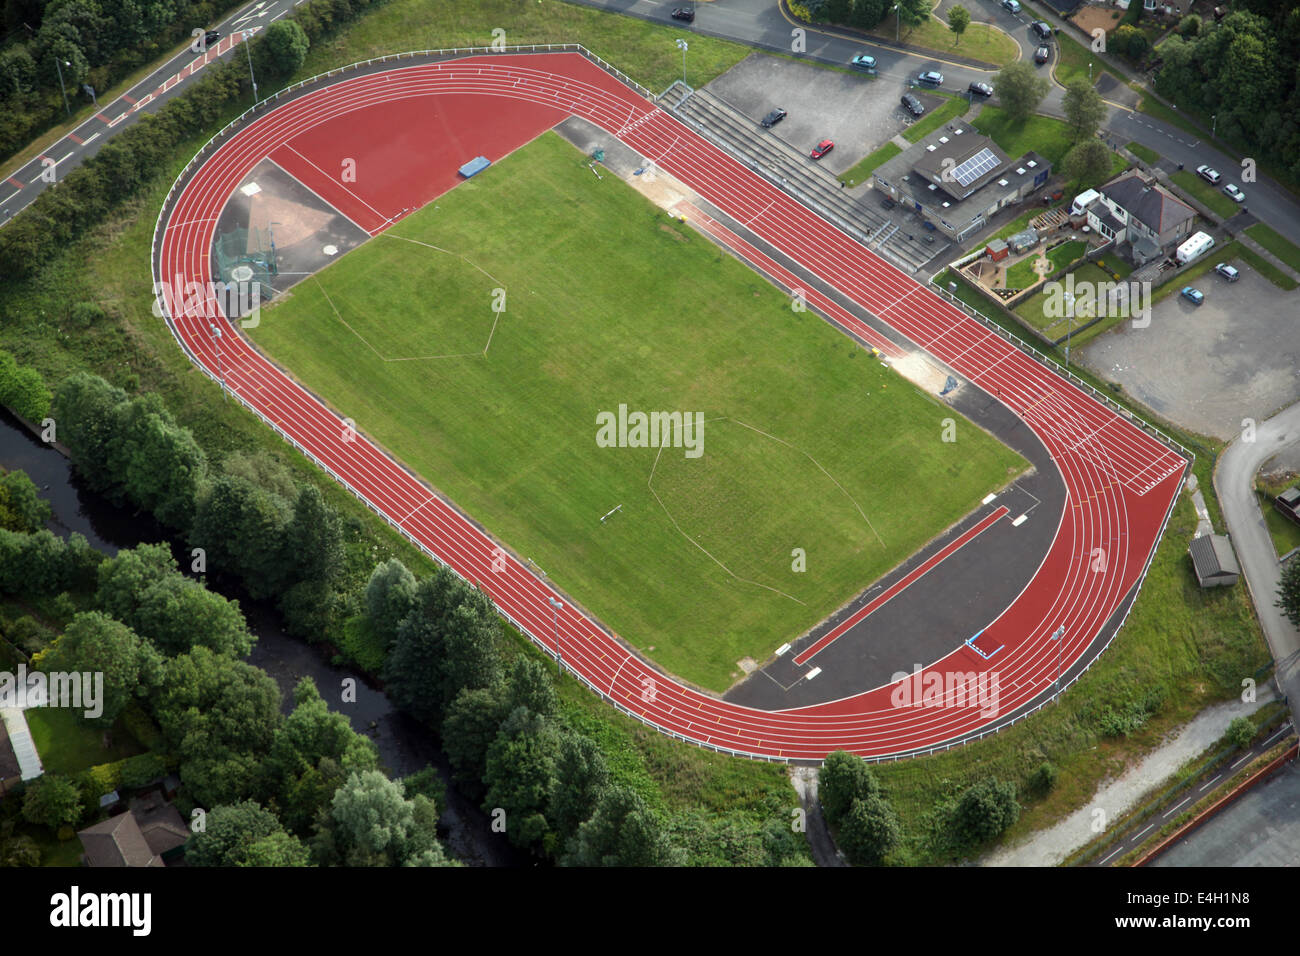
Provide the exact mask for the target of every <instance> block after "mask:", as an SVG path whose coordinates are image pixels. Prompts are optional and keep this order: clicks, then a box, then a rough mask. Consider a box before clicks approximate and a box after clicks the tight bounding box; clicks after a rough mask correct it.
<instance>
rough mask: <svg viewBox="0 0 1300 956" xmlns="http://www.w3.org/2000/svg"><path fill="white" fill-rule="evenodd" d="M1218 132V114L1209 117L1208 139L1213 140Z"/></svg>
mask: <svg viewBox="0 0 1300 956" xmlns="http://www.w3.org/2000/svg"><path fill="white" fill-rule="evenodd" d="M1218 132H1219V114H1218V113H1215V114H1214V115H1213V116H1211V117H1210V139H1214V137H1215V135H1216V134H1217V133H1218Z"/></svg>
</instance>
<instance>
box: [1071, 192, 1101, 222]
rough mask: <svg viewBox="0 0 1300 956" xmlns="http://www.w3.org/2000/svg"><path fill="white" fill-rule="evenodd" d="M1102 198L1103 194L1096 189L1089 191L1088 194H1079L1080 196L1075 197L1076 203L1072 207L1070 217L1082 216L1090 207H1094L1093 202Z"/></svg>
mask: <svg viewBox="0 0 1300 956" xmlns="http://www.w3.org/2000/svg"><path fill="white" fill-rule="evenodd" d="M1100 198H1101V193H1099V192H1097V190H1095V189H1089V190H1087V191H1086V192H1081V193H1079V195H1077V196H1075V197H1074V203H1073V204H1072V205H1071V206H1070V215H1071V216H1082V215H1083V214H1084V213H1085V212H1087V211H1088V207H1089V206H1091V205H1092V203H1093V200H1095V199H1100Z"/></svg>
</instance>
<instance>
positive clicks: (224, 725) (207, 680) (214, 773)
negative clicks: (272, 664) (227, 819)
mask: <svg viewBox="0 0 1300 956" xmlns="http://www.w3.org/2000/svg"><path fill="white" fill-rule="evenodd" d="M154 716H155V717H156V718H157V720H158V726H159V728H160V729H161V730H162V732H163V736H164V739H165V740H166V742H167V745H168V746H169V747H170V748H171V749H172V750H173V752H174V753H175V754H176V756H177V757H179V758H180V774H181V779H182V780H184V781H185V784H186V787H187V788H188V789H189V790H190V792H191V793H192V794H193V796H194V800H195V802H196V803H198V804H200V805H201V806H217V805H219V804H224V803H234V802H236V801H238V800H242V799H244V798H246V797H248V796H250V795H251V794H252V793H253V792H254V791H255V789H256V787H257V782H258V780H259V779H261V772H260V760H261V756H262V755H263V754H265V753H266V752H267V750H268V749H269V748H270V746H271V743H272V741H273V740H274V738H275V731H276V729H277V728H278V727H279V725H280V721H281V719H282V718H281V716H280V689H279V687H277V686H276V683H275V681H274V679H272V677H271V675H269V674H267V673H266V671H263V670H261V669H260V668H256V667H252V666H250V665H248V664H245V663H244V662H243V661H237V660H232V659H230V658H228V657H223V656H220V655H218V654H214V653H213V652H212V651H211V650H209V649H208V648H206V647H202V646H198V647H195V648H193V649H192V650H190V651H189V653H187V654H182V655H180V656H179V657H174V658H172V659H171V660H170V661H168V662H167V666H166V679H165V680H164V682H163V690H162V692H161V694H160V695H159V699H158V701H157V703H156V705H155V712H154Z"/></svg>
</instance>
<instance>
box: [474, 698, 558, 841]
mask: <svg viewBox="0 0 1300 956" xmlns="http://www.w3.org/2000/svg"><path fill="white" fill-rule="evenodd" d="M559 752H560V733H559V730H558V728H557V727H556V725H555V724H554V722H552V721H551V720H550V719H549V718H547V717H543V716H541V715H540V714H534V713H532V712H531V711H529V710H528V708H527V707H516V708H515V709H514V710H513V711H512V712H511V714H510V716H509V717H507V718H506V720H505V723H503V724H502V725H501V730H500V732H499V733H498V734H497V738H496V740H494V741H493V742H492V745H491V746H490V747H488V751H487V757H486V760H485V767H484V771H483V782H484V784H486V785H487V796H486V797H484V799H483V809H484V810H486V811H487V812H488V813H493V812H495V811H497V810H504V811H505V815H506V835H507V837H508V838H509V840H510V842H511V843H513V844H514V845H515V846H518V847H528V846H533V845H535V844H540V843H541V842H542V840H543V839H544V838H545V836H546V834H547V832H548V831H550V830H551V829H552V827H551V824H550V821H548V820H547V819H546V810H547V802H548V799H549V797H550V793H551V782H552V780H553V779H554V777H555V761H556V758H557V757H558V756H559Z"/></svg>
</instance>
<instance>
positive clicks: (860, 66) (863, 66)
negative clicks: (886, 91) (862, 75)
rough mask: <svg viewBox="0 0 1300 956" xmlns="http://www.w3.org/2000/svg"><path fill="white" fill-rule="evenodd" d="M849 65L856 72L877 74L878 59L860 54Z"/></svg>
mask: <svg viewBox="0 0 1300 956" xmlns="http://www.w3.org/2000/svg"><path fill="white" fill-rule="evenodd" d="M849 64H850V65H851V66H852V67H853V69H855V70H862V71H864V72H866V73H875V72H876V58H875V57H874V56H868V55H867V54H865V53H859V54H858V55H857V56H855V57H854V58H853V59H852V60H850V61H849Z"/></svg>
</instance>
